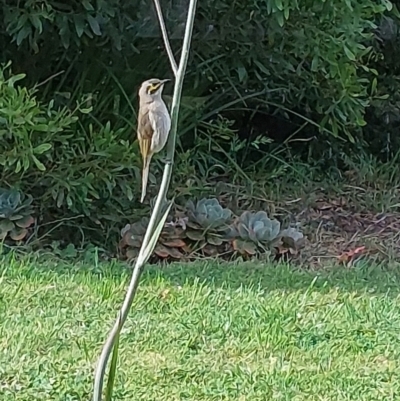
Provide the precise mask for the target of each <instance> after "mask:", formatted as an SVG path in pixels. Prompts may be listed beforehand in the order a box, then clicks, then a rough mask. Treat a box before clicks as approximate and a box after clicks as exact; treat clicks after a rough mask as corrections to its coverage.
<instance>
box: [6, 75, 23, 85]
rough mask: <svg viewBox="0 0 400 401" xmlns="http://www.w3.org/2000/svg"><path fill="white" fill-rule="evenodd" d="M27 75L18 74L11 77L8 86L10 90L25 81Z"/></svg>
mask: <svg viewBox="0 0 400 401" xmlns="http://www.w3.org/2000/svg"><path fill="white" fill-rule="evenodd" d="M25 77H26V74H16V75H13V76H11V77H10V78H8V79H7V85H8V87H9V88H13V87H14V84H15V82H17V81H21V80H22V79H25Z"/></svg>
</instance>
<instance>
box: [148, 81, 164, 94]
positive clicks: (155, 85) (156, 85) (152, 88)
mask: <svg viewBox="0 0 400 401" xmlns="http://www.w3.org/2000/svg"><path fill="white" fill-rule="evenodd" d="M168 81H170V79H161V80H157V81H156V82H150V83H149V85H148V86H147V88H146V92H147V94H148V95H154V94H155V93H156V92H157V91H158V90H159V89H160V88H161V87H162V86H164V84H165V83H166V82H168Z"/></svg>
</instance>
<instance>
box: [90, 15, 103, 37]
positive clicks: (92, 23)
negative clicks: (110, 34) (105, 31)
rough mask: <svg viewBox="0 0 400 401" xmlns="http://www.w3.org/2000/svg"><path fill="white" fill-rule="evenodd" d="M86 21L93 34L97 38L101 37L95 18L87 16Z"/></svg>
mask: <svg viewBox="0 0 400 401" xmlns="http://www.w3.org/2000/svg"><path fill="white" fill-rule="evenodd" d="M86 19H87V21H88V22H89V25H90V28H91V29H92V31H93V33H94V34H95V35H97V36H101V30H100V25H99V23H98V22H97V20H96V18H94V17H92V16H91V15H88V16H87V17H86Z"/></svg>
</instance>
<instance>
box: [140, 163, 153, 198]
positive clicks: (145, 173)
mask: <svg viewBox="0 0 400 401" xmlns="http://www.w3.org/2000/svg"><path fill="white" fill-rule="evenodd" d="M150 161H151V156H147V157H145V158H144V159H143V170H142V197H141V199H140V203H143V201H144V198H145V197H146V189H147V181H148V180H149V169H150Z"/></svg>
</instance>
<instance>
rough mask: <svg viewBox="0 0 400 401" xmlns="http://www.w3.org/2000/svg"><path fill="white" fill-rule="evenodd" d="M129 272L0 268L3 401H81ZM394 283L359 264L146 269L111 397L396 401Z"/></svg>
mask: <svg viewBox="0 0 400 401" xmlns="http://www.w3.org/2000/svg"><path fill="white" fill-rule="evenodd" d="M128 281H129V272H128V271H126V270H124V269H123V268H122V267H121V266H118V265H116V264H108V265H106V264H104V265H98V266H95V267H93V266H92V267H90V266H86V265H82V264H79V265H75V266H73V265H68V263H66V262H64V263H56V262H51V261H49V260H42V262H39V261H38V260H34V259H31V260H27V259H22V260H20V261H16V260H10V259H8V260H5V259H3V260H1V267H0V322H1V324H0V399H1V400H2V401H12V400H21V401H28V400H29V401H32V400H40V401H47V400H56V401H58V400H63V401H64V400H65V401H70V400H90V397H91V389H92V383H93V369H94V365H95V362H96V360H97V357H98V354H99V352H100V349H101V346H102V344H103V341H104V339H105V336H106V334H107V332H108V330H109V329H110V327H111V325H112V324H113V323H114V319H115V317H116V313H117V310H118V308H119V307H120V305H121V302H122V300H123V297H124V295H125V289H126V287H127V284H128ZM399 282H400V280H399V276H398V275H397V274H396V272H395V271H394V270H393V269H389V268H387V269H386V271H384V270H383V269H381V268H378V267H376V268H371V267H369V268H367V267H358V268H357V269H356V270H339V269H338V268H333V269H328V270H327V271H325V272H304V271H294V270H290V269H289V268H287V267H285V266H264V265H257V266H255V265H251V264H242V265H240V264H239V265H217V264H210V263H206V262H204V263H196V264H191V265H186V266H182V265H173V266H169V267H165V268H161V267H159V268H150V269H149V270H148V271H147V272H146V273H145V274H144V275H143V281H142V285H141V287H140V289H139V294H138V298H137V300H136V302H135V303H134V305H133V308H132V311H131V314H130V317H129V319H128V321H127V324H126V326H125V327H124V330H123V332H122V337H121V352H120V359H119V372H118V377H117V381H116V390H115V399H116V400H129V401H130V400H157V401H160V400H168V401H173V400H194V401H198V400H207V401H211V400H232V401H233V400H235V401H237V400H252V401H254V400H260V401H261V400H262V401H266V400H291V401H293V400H307V401H310V400H316V401H317V400H318V401H322V400H329V401H332V400H357V401H359V400H363V401H369V400H371V401H377V400H385V401H390V400H395V399H396V400H398V399H399V397H400V362H399V361H400V296H399Z"/></svg>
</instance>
